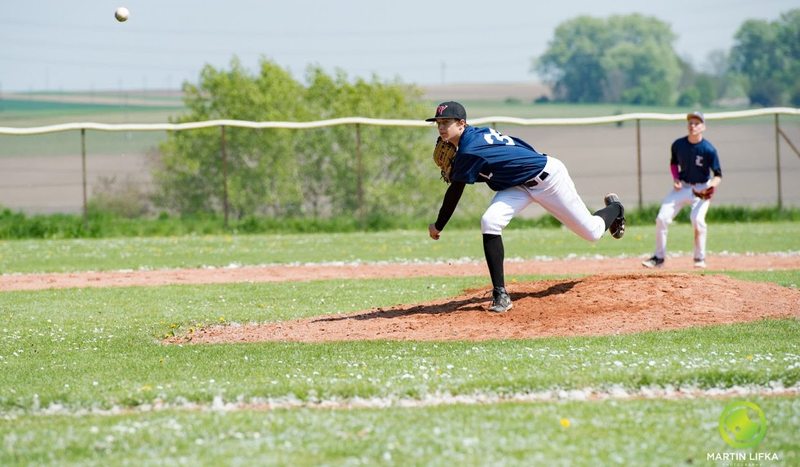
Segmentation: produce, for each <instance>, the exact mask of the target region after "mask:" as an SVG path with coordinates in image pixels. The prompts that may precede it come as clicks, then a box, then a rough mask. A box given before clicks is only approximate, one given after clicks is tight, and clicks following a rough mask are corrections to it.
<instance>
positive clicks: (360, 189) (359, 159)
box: [356, 123, 366, 228]
mask: <svg viewBox="0 0 800 467" xmlns="http://www.w3.org/2000/svg"><path fill="white" fill-rule="evenodd" d="M363 159H364V158H363V155H362V153H361V124H359V123H356V200H357V203H358V221H359V223H360V224H361V228H364V225H365V219H364V215H365V211H366V209H365V207H364V160H363Z"/></svg>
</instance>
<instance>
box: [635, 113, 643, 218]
mask: <svg viewBox="0 0 800 467" xmlns="http://www.w3.org/2000/svg"><path fill="white" fill-rule="evenodd" d="M640 122H641V120H640V119H638V118H637V119H636V183H637V184H638V186H639V187H638V188H639V209H642V131H641V125H640Z"/></svg>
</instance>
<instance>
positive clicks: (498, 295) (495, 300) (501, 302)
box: [489, 287, 514, 313]
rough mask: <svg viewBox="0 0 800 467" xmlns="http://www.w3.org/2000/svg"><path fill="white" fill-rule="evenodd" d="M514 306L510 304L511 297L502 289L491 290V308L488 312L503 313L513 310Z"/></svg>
mask: <svg viewBox="0 0 800 467" xmlns="http://www.w3.org/2000/svg"><path fill="white" fill-rule="evenodd" d="M513 306H514V304H512V303H511V297H509V296H508V292H506V289H505V288H504V287H496V288H495V289H494V290H492V306H491V307H489V311H491V312H493V313H505V312H506V311H508V310H510V309H511V308H513Z"/></svg>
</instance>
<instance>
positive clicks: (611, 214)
mask: <svg viewBox="0 0 800 467" xmlns="http://www.w3.org/2000/svg"><path fill="white" fill-rule="evenodd" d="M621 214H622V208H621V207H620V205H619V204H618V203H611V204H609V205H608V206H606V207H604V208H603V209H601V210H599V211H597V212H595V213H594V215H595V216H600V217H602V218H603V221H605V223H606V230H608V228H609V227H611V223H612V222H614V219H616V218H617V217H619V216H620V215H621Z"/></svg>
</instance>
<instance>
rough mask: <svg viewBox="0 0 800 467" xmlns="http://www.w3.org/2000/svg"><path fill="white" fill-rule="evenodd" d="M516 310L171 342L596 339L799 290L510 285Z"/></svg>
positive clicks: (795, 305) (788, 308) (364, 317)
mask: <svg viewBox="0 0 800 467" xmlns="http://www.w3.org/2000/svg"><path fill="white" fill-rule="evenodd" d="M507 289H508V291H509V294H510V295H511V299H512V300H513V302H514V308H513V309H511V310H510V311H508V312H506V313H503V314H495V313H491V312H489V311H487V310H488V307H489V305H490V302H491V289H489V288H486V289H481V290H470V291H467V292H466V293H465V294H464V295H461V296H459V297H452V298H448V299H442V300H437V301H434V302H430V303H423V304H417V305H400V306H396V307H391V308H377V309H373V310H369V311H361V312H357V313H350V314H342V315H329V316H318V317H314V318H306V319H301V320H295V321H285V322H280V323H266V324H246V325H228V326H213V327H210V328H206V329H201V330H199V331H196V332H194V333H192V334H191V335H184V336H177V337H174V338H171V339H170V340H169V342H170V343H188V342H191V343H226V342H258V341H297V342H326V341H342V340H367V339H387V340H425V341H430V340H486V339H527V338H536V337H546V336H596V335H608V334H620V333H631V332H640V331H651V330H667V329H677V328H685V327H691V326H706V325H712V324H722V323H738V322H747V321H754V320H758V319H762V318H787V317H794V318H800V291H798V290H797V289H791V288H786V287H781V286H778V285H774V284H766V283H757V282H746V281H741V280H736V279H732V278H730V277H727V276H710V275H696V274H628V275H601V276H591V277H585V278H579V279H565V280H547V281H536V282H528V283H520V284H510V285H509V286H508V287H507Z"/></svg>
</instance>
